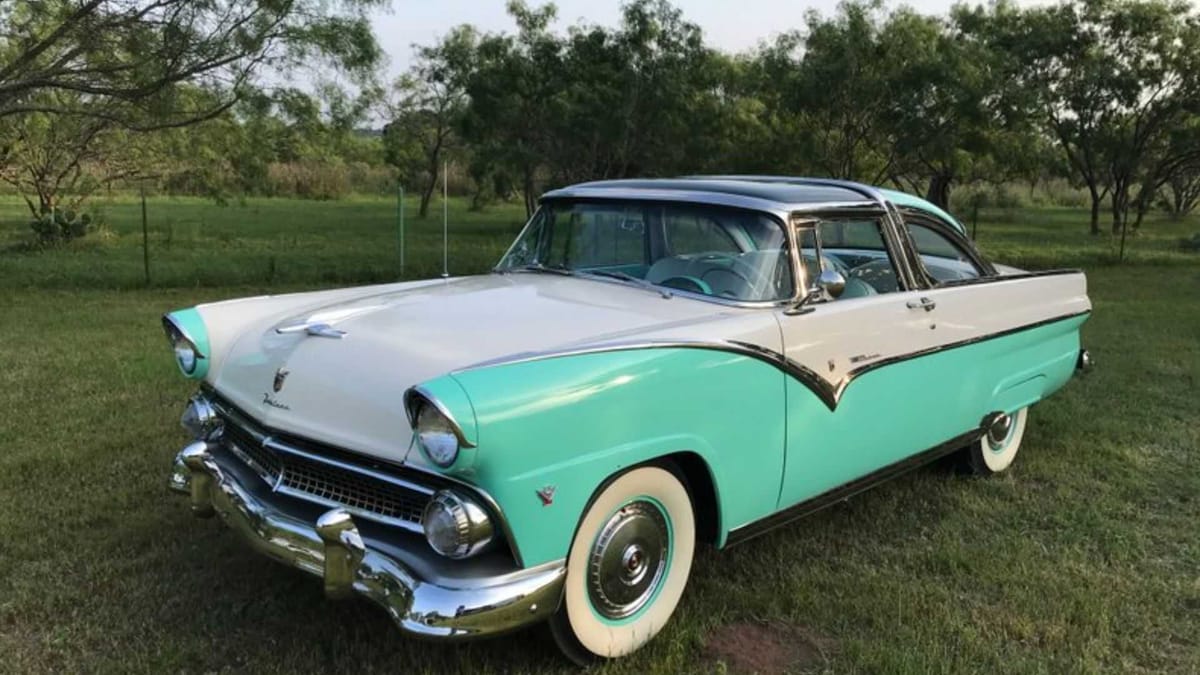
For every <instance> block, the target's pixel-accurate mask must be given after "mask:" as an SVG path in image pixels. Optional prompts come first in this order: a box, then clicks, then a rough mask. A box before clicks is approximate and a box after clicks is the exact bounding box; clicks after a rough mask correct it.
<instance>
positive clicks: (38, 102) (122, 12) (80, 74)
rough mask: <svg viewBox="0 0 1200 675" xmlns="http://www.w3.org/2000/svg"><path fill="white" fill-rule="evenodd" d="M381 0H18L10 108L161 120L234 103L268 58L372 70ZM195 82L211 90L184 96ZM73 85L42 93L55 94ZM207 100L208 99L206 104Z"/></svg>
mask: <svg viewBox="0 0 1200 675" xmlns="http://www.w3.org/2000/svg"><path fill="white" fill-rule="evenodd" d="M382 4H384V3H383V1H382V0H344V1H342V2H339V3H336V4H331V3H328V2H324V0H289V1H286V2H280V1H278V0H211V1H208V2H194V1H193V0H40V1H35V0H16V1H15V2H13V3H12V4H10V5H7V6H6V7H5V8H4V9H3V10H0V11H3V13H4V15H3V19H4V20H3V21H0V118H3V117H7V116H10V115H17V114H24V113H31V112H37V113H56V114H68V115H73V116H84V117H95V118H100V119H106V120H109V121H111V122H114V123H116V124H118V125H121V126H126V127H130V128H137V129H145V128H162V127H168V126H179V125H185V124H190V123H194V122H196V121H200V120H203V119H209V118H211V117H214V116H216V115H218V114H220V113H221V112H222V111H224V110H227V109H229V108H230V107H231V106H232V105H233V104H234V103H235V102H236V101H237V100H238V99H239V98H240V97H241V96H243V95H244V94H245V93H246V91H247V89H248V87H249V85H250V84H251V83H252V82H253V81H254V79H255V77H256V76H257V74H258V73H260V72H261V71H262V70H263V69H266V68H273V69H276V70H281V71H282V70H290V69H294V68H297V67H303V66H305V65H306V64H312V63H313V62H314V61H315V62H316V63H322V62H323V63H327V64H333V65H335V66H337V67H339V68H343V69H346V70H347V71H348V72H351V73H355V74H357V75H362V76H365V75H368V74H369V73H370V71H371V69H372V68H373V67H374V66H375V64H376V63H377V62H378V60H379V57H380V50H379V47H378V45H377V44H376V42H375V39H374V36H373V34H372V33H371V27H370V22H369V20H368V17H367V15H366V10H367V9H368V8H370V7H373V6H376V5H382ZM184 83H186V84H188V85H190V86H192V87H198V88H202V89H204V90H206V91H208V92H210V93H211V94H214V95H213V96H209V97H203V98H201V99H199V101H198V100H197V99H196V98H194V97H186V96H183V97H181V96H179V95H178V93H179V92H178V90H177V86H178V85H180V84H184ZM64 92H66V93H71V94H74V96H41V94H46V93H64ZM197 103H202V105H197Z"/></svg>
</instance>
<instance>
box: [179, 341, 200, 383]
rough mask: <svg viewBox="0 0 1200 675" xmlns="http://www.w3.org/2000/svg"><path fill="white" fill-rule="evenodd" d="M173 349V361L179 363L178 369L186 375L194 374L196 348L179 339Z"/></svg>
mask: <svg viewBox="0 0 1200 675" xmlns="http://www.w3.org/2000/svg"><path fill="white" fill-rule="evenodd" d="M174 347H175V361H176V362H178V363H179V369H180V370H182V371H183V372H184V373H185V374H187V375H191V374H192V373H194V372H196V348H195V347H193V346H192V343H190V342H188V341H187V340H185V339H184V338H182V337H180V338H177V339H176V340H175V345H174Z"/></svg>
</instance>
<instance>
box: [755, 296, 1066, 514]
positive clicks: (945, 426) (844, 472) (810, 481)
mask: <svg viewBox="0 0 1200 675" xmlns="http://www.w3.org/2000/svg"><path fill="white" fill-rule="evenodd" d="M1085 319H1086V317H1083V316H1080V317H1074V318H1070V319H1064V320H1063V321H1059V322H1056V323H1052V324H1048V325H1045V326H1041V327H1038V328H1033V329H1030V330H1027V331H1022V332H1019V333H1014V334H1011V335H1007V336H1004V337H999V338H994V339H989V340H984V341H981V342H977V343H974V344H970V345H967V346H962V347H957V348H954V349H948V350H945V351H941V352H935V353H932V354H928V355H926V356H922V357H919V358H915V359H910V360H907V361H901V362H899V363H896V364H893V365H890V366H885V367H882V368H879V369H876V370H872V371H869V372H866V373H864V374H863V375H861V376H859V377H857V378H855V379H854V380H853V381H851V383H850V385H849V386H848V387H847V388H846V390H845V392H844V393H843V396H842V398H841V399H840V400H839V401H838V405H837V408H836V410H835V411H830V410H829V408H828V407H826V406H825V404H824V403H822V402H821V401H820V400H819V399H818V398H817V397H816V396H814V395H813V394H812V393H811V392H810V391H809V390H808V389H807V388H806V387H804V386H803V385H802V384H800V383H799V382H797V381H795V380H790V381H789V382H788V459H787V468H786V470H785V476H784V481H783V490H782V492H781V494H780V504H779V506H780V508H784V507H787V506H791V505H792V504H795V503H798V502H801V501H804V500H806V499H810V498H812V497H815V496H817V495H819V494H821V493H822V492H825V491H827V490H830V489H833V488H835V487H837V486H839V485H841V484H843V483H846V482H848V481H851V480H853V479H855V478H858V477H859V476H862V475H864V474H867V473H870V472H872V471H874V470H876V469H879V468H882V467H884V466H886V465H888V464H892V463H894V462H898V461H900V460H902V459H905V458H906V457H908V456H910V455H913V454H916V453H918V452H920V451H922V450H926V449H929V448H932V447H934V446H936V445H938V444H940V443H943V442H945V441H946V440H947V439H950V438H954V437H955V436H957V435H959V434H962V433H965V432H967V431H970V430H971V429H975V428H978V427H979V425H980V423H981V421H982V418H983V416H984V415H986V414H987V413H989V412H992V411H994V410H1002V411H1004V412H1008V413H1012V412H1015V411H1016V410H1018V409H1020V408H1022V407H1025V406H1027V405H1030V404H1032V403H1034V402H1036V401H1038V400H1040V399H1042V398H1044V397H1045V396H1047V395H1049V394H1051V393H1053V392H1054V391H1056V390H1058V389H1059V388H1060V387H1061V386H1062V385H1063V384H1065V383H1066V382H1067V380H1068V379H1070V377H1071V375H1072V373H1073V372H1074V370H1075V361H1076V358H1077V357H1078V354H1079V326H1080V325H1081V324H1082V323H1083V322H1084V320H1085ZM740 524H742V523H731V525H733V526H736V525H740Z"/></svg>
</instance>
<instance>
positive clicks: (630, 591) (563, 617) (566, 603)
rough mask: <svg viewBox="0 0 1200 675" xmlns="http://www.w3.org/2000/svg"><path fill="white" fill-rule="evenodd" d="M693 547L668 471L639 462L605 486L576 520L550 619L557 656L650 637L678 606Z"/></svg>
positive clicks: (621, 647) (690, 518)
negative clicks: (560, 589) (563, 581)
mask: <svg viewBox="0 0 1200 675" xmlns="http://www.w3.org/2000/svg"><path fill="white" fill-rule="evenodd" d="M695 546H696V522H695V516H694V513H693V510H692V503H691V498H690V497H689V496H688V491H687V488H686V487H684V485H683V482H682V481H681V479H680V478H679V477H677V476H676V475H675V474H674V473H672V472H671V471H669V470H667V469H665V468H661V467H658V466H642V467H639V468H635V469H632V470H630V471H628V472H626V473H624V474H621V475H620V476H618V477H617V478H615V479H613V480H612V481H610V482H609V483H608V484H607V485H605V486H604V487H603V488H602V489H601V490H600V492H599V493H598V494H597V495H596V496H595V498H594V499H593V500H592V503H591V504H590V505H589V506H588V509H587V511H586V512H585V513H584V515H583V518H582V520H581V521H580V523H579V528H578V530H577V531H576V533H575V540H574V541H573V542H572V543H571V550H570V552H569V553H568V555H567V579H566V585H565V588H564V591H563V600H562V604H561V605H560V606H559V609H558V612H557V613H556V614H555V615H554V616H553V617H552V618H551V620H550V628H551V632H552V633H553V635H554V640H555V642H557V643H558V646H559V647H560V648H561V649H562V650H563V653H565V654H566V655H567V656H568V657H569V658H570V659H571V660H573V661H575V662H576V663H580V664H587V663H590V662H592V661H595V660H597V659H600V658H616V657H619V656H625V655H626V654H630V653H632V652H633V651H635V650H636V649H638V648H639V647H641V646H642V645H644V644H645V643H647V642H649V641H650V639H651V638H653V637H654V636H655V635H657V634H658V632H659V631H660V630H661V629H662V627H663V626H664V625H666V623H667V620H668V619H670V618H671V614H673V613H674V612H675V607H676V605H678V604H679V598H680V597H681V596H682V595H683V589H684V586H686V585H687V580H688V573H689V572H690V571H691V567H692V556H693V554H694V552H695Z"/></svg>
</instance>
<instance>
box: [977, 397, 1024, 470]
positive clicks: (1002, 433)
mask: <svg viewBox="0 0 1200 675" xmlns="http://www.w3.org/2000/svg"><path fill="white" fill-rule="evenodd" d="M1028 416H1029V408H1027V407H1026V408H1021V409H1020V410H1018V411H1017V412H1015V413H1013V414H1012V415H1007V416H1005V419H1002V420H1001V421H1000V422H999V423H994V424H992V425H990V426H989V428H988V430H987V431H986V432H985V433H984V434H983V438H980V439H979V440H978V441H976V442H975V443H973V444H971V446H970V447H968V448H967V456H966V459H967V462H966V464H967V468H968V469H969V470H970V471H971V473H974V474H977V475H980V476H990V475H992V474H995V473H1000V472H1001V471H1004V470H1005V469H1007V468H1008V467H1009V466H1011V465H1012V463H1013V460H1015V459H1016V458H1017V450H1019V449H1020V448H1021V439H1022V438H1023V437H1024V436H1025V420H1026V418H1027V417H1028Z"/></svg>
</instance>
